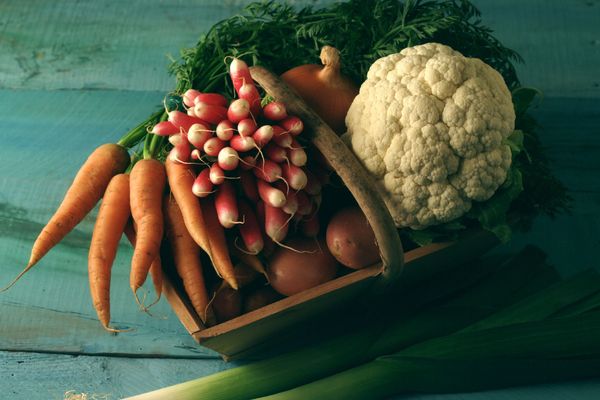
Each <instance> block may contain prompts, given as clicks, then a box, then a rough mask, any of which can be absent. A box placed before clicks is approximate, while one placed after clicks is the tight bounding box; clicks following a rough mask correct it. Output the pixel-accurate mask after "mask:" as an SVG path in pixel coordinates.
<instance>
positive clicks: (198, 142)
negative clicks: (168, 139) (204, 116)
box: [187, 124, 213, 149]
mask: <svg viewBox="0 0 600 400" xmlns="http://www.w3.org/2000/svg"><path fill="white" fill-rule="evenodd" d="M212 136H213V131H212V130H210V128H209V127H208V126H207V125H205V124H194V125H192V126H190V129H188V133H187V140H188V142H190V143H191V144H192V146H194V147H195V148H197V149H202V148H204V144H205V143H206V141H207V140H208V139H210V138H211V137H212Z"/></svg>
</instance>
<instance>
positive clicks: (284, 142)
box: [273, 132, 292, 149]
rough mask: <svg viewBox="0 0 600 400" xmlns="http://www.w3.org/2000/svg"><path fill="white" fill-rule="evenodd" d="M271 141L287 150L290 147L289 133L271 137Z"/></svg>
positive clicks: (290, 137)
mask: <svg viewBox="0 0 600 400" xmlns="http://www.w3.org/2000/svg"><path fill="white" fill-rule="evenodd" d="M273 141H274V142H275V143H277V145H278V146H281V147H284V148H286V149H289V148H290V147H292V135H290V134H289V133H285V132H284V133H281V134H279V135H277V134H275V135H273Z"/></svg>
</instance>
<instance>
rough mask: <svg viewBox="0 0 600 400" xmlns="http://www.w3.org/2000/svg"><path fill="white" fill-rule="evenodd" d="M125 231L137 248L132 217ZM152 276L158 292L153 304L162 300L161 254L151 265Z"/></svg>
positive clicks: (130, 241) (155, 289)
mask: <svg viewBox="0 0 600 400" xmlns="http://www.w3.org/2000/svg"><path fill="white" fill-rule="evenodd" d="M124 233H125V236H126V237H127V239H128V240H129V243H131V245H132V246H133V247H134V248H135V239H136V233H135V226H134V225H133V220H132V219H131V218H130V219H129V221H127V225H125V231H124ZM150 277H151V278H152V283H153V284H154V291H155V292H156V300H154V301H153V302H152V304H156V303H158V301H159V300H160V297H161V294H162V287H163V279H164V278H163V271H162V261H161V259H160V254H159V255H158V257H156V258H155V259H154V261H153V262H152V265H151V266H150ZM152 304H150V305H149V306H148V307H151V306H152Z"/></svg>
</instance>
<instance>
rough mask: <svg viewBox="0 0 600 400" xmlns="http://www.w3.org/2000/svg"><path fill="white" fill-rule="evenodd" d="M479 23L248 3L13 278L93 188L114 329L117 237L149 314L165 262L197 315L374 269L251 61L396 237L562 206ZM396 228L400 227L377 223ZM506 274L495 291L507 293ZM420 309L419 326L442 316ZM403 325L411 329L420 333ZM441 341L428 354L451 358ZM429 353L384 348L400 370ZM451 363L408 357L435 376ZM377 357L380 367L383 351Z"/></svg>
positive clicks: (419, 7)
mask: <svg viewBox="0 0 600 400" xmlns="http://www.w3.org/2000/svg"><path fill="white" fill-rule="evenodd" d="M477 17H478V12H477V10H476V9H475V8H474V7H473V6H472V5H471V4H470V3H469V2H468V1H441V0H439V1H438V0H432V1H409V0H406V1H404V2H398V1H392V0H368V1H358V0H350V1H348V2H345V3H338V4H335V5H332V6H330V7H327V8H324V9H313V8H311V7H308V8H304V9H301V10H297V9H295V8H293V7H291V6H288V5H284V4H280V3H277V2H263V3H252V4H250V5H249V6H247V7H246V9H245V11H244V13H243V14H241V15H237V16H234V17H231V18H229V19H227V20H224V21H222V22H220V23H218V24H216V25H215V26H214V27H213V28H212V29H211V30H210V31H209V32H208V33H206V34H205V35H203V36H202V37H201V39H200V41H199V42H198V44H197V46H196V47H195V48H193V49H186V50H184V51H183V52H182V58H181V60H179V61H174V63H173V65H172V67H171V72H173V73H174V74H175V76H176V78H177V87H176V89H175V91H174V92H173V93H170V94H169V95H167V96H166V97H165V99H164V104H163V106H162V108H161V109H160V110H158V111H156V112H155V113H154V114H152V115H151V116H149V118H148V119H147V120H146V121H143V122H142V123H140V124H139V125H138V126H136V127H135V128H133V129H132V130H131V131H130V132H127V133H126V134H125V135H124V136H123V137H122V138H121V139H120V140H119V141H118V142H117V143H116V144H104V145H102V146H100V147H98V148H97V149H96V150H95V151H94V152H93V153H92V154H91V155H90V156H89V158H88V160H87V161H86V162H85V164H84V165H83V166H82V167H81V169H80V171H79V172H78V174H77V176H76V177H75V179H74V181H73V183H72V186H71V187H70V188H69V190H68V192H67V194H66V195H65V198H64V200H63V202H62V204H61V205H60V207H59V208H58V210H57V211H56V213H55V215H54V216H53V217H52V218H51V220H50V221H49V223H48V225H47V226H46V227H45V228H44V229H43V230H42V232H41V233H40V236H39V237H38V239H37V240H36V242H35V243H34V245H33V248H32V252H31V258H30V260H29V262H28V263H27V265H26V267H25V269H24V270H23V272H21V273H20V274H19V275H18V276H17V278H15V280H14V281H13V282H12V283H11V284H9V285H8V287H10V286H12V285H13V284H14V283H15V282H16V281H17V280H18V279H19V278H20V277H21V276H22V275H23V274H24V273H26V272H27V271H28V270H30V269H31V268H32V267H33V266H34V265H35V264H36V263H37V262H38V261H39V260H40V259H41V258H42V257H43V256H44V255H45V254H46V253H47V252H48V251H49V250H50V249H51V248H52V247H53V246H55V245H56V244H57V243H59V242H60V240H61V239H62V238H64V237H65V235H66V234H67V233H68V232H69V231H71V230H72V229H73V228H74V227H75V226H76V225H77V224H78V223H79V222H80V221H81V220H82V219H83V218H84V217H85V215H87V214H88V213H89V212H90V211H91V210H92V209H93V208H94V207H95V205H96V204H97V203H98V201H100V199H101V198H102V202H101V205H100V208H99V212H98V218H97V222H96V225H95V227H94V232H93V235H92V239H91V244H90V249H89V263H88V267H89V279H90V292H91V296H92V301H93V304H94V307H95V309H96V311H97V314H98V318H99V321H100V322H101V324H102V326H103V327H104V328H106V329H107V330H109V331H118V330H119V329H118V328H115V327H112V326H111V324H110V271H111V268H112V264H113V261H114V259H115V255H116V251H117V246H118V243H119V240H120V238H121V236H122V234H123V233H124V234H125V235H126V237H127V238H128V239H129V241H130V242H131V243H132V245H133V247H134V250H133V255H132V260H131V274H130V286H131V289H132V291H133V294H134V298H135V300H136V302H137V303H138V305H139V306H140V307H141V308H142V309H143V310H147V309H148V308H149V307H150V306H151V305H152V304H150V305H147V304H146V302H145V298H144V297H141V298H140V296H139V294H138V292H139V289H140V288H141V287H142V286H143V285H144V283H145V282H146V279H147V276H148V275H150V276H151V278H152V282H153V284H154V288H155V291H156V300H155V301H158V300H159V299H160V296H161V293H162V291H163V279H164V276H163V273H167V274H169V278H170V279H172V278H173V277H175V279H177V281H178V282H179V283H180V284H181V287H182V288H183V290H184V292H185V295H186V296H187V300H189V304H190V305H191V307H192V308H193V310H194V311H195V313H196V314H197V316H198V317H199V319H200V320H201V321H202V322H203V324H204V326H213V325H215V324H219V323H221V322H224V321H227V320H230V319H232V318H235V317H237V316H239V315H241V314H243V313H246V312H250V311H252V310H256V309H258V308H260V307H262V306H264V305H266V304H269V303H272V302H275V301H277V300H278V299H281V298H282V297H283V296H292V295H295V294H297V293H300V292H302V291H305V290H307V289H310V288H313V287H315V286H318V285H320V284H322V283H325V282H328V281H330V280H333V279H335V278H336V277H337V276H340V275H343V274H346V273H350V272H352V270H355V269H361V268H365V267H368V266H371V265H376V264H377V263H378V262H379V261H383V262H384V263H385V261H386V260H385V259H383V258H384V257H381V254H380V248H379V247H378V246H379V245H380V244H381V242H380V243H377V240H376V239H375V238H376V237H378V238H379V236H377V235H375V233H377V230H376V229H375V233H374V229H373V226H371V223H372V221H369V220H368V219H367V217H366V215H365V214H363V211H362V210H361V208H360V207H358V206H357V201H356V199H354V198H353V196H352V193H351V191H350V190H348V188H346V187H344V185H343V184H342V183H343V180H342V179H340V176H338V174H339V175H341V172H340V171H339V170H338V171H336V170H334V169H333V168H332V167H331V165H335V162H334V161H333V160H328V159H327V158H326V157H324V156H323V155H322V154H321V153H320V152H319V151H318V150H317V149H316V147H314V146H312V143H313V142H312V139H313V136H311V135H315V133H314V132H311V130H310V129H305V124H306V125H307V126H309V124H308V123H307V122H308V121H309V120H310V119H305V121H303V120H302V119H301V118H300V117H299V116H297V115H292V114H293V113H290V112H289V110H292V107H291V104H286V103H285V102H284V101H282V99H278V98H274V97H271V96H270V95H269V94H268V93H266V89H263V88H261V87H260V86H259V85H256V84H255V82H254V81H253V79H252V76H251V73H250V69H249V67H248V66H249V65H252V66H255V67H257V66H258V67H264V68H266V69H268V70H271V71H273V72H274V73H275V74H278V75H281V79H282V80H283V81H284V82H286V83H287V84H288V85H289V86H291V87H292V88H293V89H294V90H295V91H296V92H297V93H298V94H299V95H300V96H301V97H302V98H303V100H304V101H305V102H306V104H308V105H309V106H310V107H312V109H313V110H314V112H316V113H317V114H318V115H319V116H320V118H321V119H318V118H316V117H315V118H316V119H318V121H317V123H318V124H319V126H318V127H322V128H324V129H327V130H328V132H329V131H330V130H333V131H334V132H335V133H337V134H338V135H340V136H342V137H343V138H345V139H346V142H347V143H348V147H349V148H350V149H351V150H353V152H354V154H355V155H356V158H357V159H358V160H359V161H360V162H361V163H362V164H363V166H364V167H365V170H366V171H368V172H369V173H370V174H371V175H369V176H370V179H371V180H372V183H373V191H374V192H375V193H378V194H379V195H381V197H382V198H383V199H384V200H385V201H386V205H387V210H388V211H389V212H390V214H391V216H392V217H393V218H394V222H395V225H396V227H397V228H398V232H399V235H400V236H401V237H402V239H403V245H404V248H414V247H416V246H422V245H426V244H429V243H431V242H432V241H436V240H450V239H459V238H460V236H461V234H462V233H463V232H467V231H469V230H481V229H486V230H489V231H491V232H493V233H494V234H495V235H496V236H497V237H498V238H499V239H501V240H508V239H509V238H510V232H511V229H512V228H515V227H527V226H528V224H530V222H531V220H532V218H533V217H535V216H536V215H537V214H539V213H545V214H548V215H554V214H556V213H558V212H561V211H565V210H567V209H568V205H569V197H568V195H567V194H566V190H565V188H564V186H562V184H561V183H560V182H559V181H558V180H556V178H554V177H553V176H552V174H551V173H550V170H549V167H548V162H547V160H546V159H545V158H544V156H543V153H542V152H541V145H540V143H539V140H538V137H537V135H536V134H535V133H534V130H533V128H534V126H535V123H534V121H533V120H532V118H531V117H530V116H529V115H528V114H527V110H528V108H529V107H530V105H531V104H533V102H534V100H535V98H536V96H537V92H536V91H535V90H532V89H528V88H524V87H521V85H520V83H519V81H518V79H517V77H516V74H515V70H514V67H513V64H512V63H513V62H514V61H517V60H519V57H518V55H516V54H515V53H514V52H513V51H511V50H509V49H506V48H505V47H504V46H502V45H501V44H500V43H499V42H498V41H497V40H496V39H495V38H494V37H493V36H491V34H490V31H489V30H488V29H487V28H485V27H483V26H481V24H480V22H479V20H478V19H477ZM319 58H320V61H321V64H319V63H318V61H317V60H318V59H319ZM342 61H343V62H342ZM255 71H256V68H255ZM257 80H258V79H257ZM265 86H266V85H265ZM359 88H360V89H359ZM303 118H305V117H303ZM313 131H317V129H315V128H314V126H313ZM332 135H333V137H334V138H335V139H336V140H339V139H338V137H337V136H335V135H334V134H332ZM315 137H316V135H315ZM340 145H341V147H342V148H344V149H345V147H344V146H343V144H342V142H341V141H340ZM352 160H354V158H352ZM360 169H361V173H362V172H365V171H362V168H360ZM365 173H366V172H365ZM348 186H351V185H350V184H348ZM381 208H382V209H385V208H386V207H384V206H383V203H382V204H381ZM386 212H387V211H386ZM390 226H391V227H392V232H395V231H394V229H396V228H395V227H394V226H393V224H392V223H391V219H390ZM392 236H394V238H397V237H396V236H395V235H392ZM381 247H382V248H383V247H384V246H381ZM397 247H400V246H397ZM380 258H381V259H382V260H380ZM211 266H212V267H211ZM490 282H491V281H490ZM501 283H502V282H501ZM501 283H500V284H499V285H497V286H496V289H497V290H498V291H497V293H498V294H500V293H502V290H511V289H512V288H513V287H512V286H511V287H504V286H502V285H501ZM489 285H491V286H493V284H492V283H489ZM534 286H535V285H534ZM535 288H537V286H535ZM500 297H501V296H500ZM514 300H515V302H516V300H520V299H514ZM459 303H460V301H459ZM473 304H475V303H473ZM506 304H508V303H506ZM506 304H505V303H503V304H502V305H506ZM594 304H595V303H594ZM469 305H472V304H471V303H469ZM494 305H496V304H495V303H494ZM492 309H494V307H491V308H490V310H492ZM433 310H434V311H431V310H430V311H429V312H433V313H434V314H427V313H425V314H423V315H425V316H424V317H415V318H430V317H431V315H435V316H436V317H440V314H439V310H438V309H435V308H434V309H433ZM414 311H415V310H411V312H414ZM554 311H557V310H554ZM554 311H553V312H554ZM436 313H437V314H436ZM428 315H429V317H428ZM548 315H549V314H548ZM546 316H547V315H544V318H545V317H546ZM431 318H433V317H431ZM586 318H587V316H586ZM542 319H543V318H540V321H541V320H542ZM403 321H404V320H403ZM459 321H462V320H460V319H459ZM472 322H474V321H473V320H468V321H464V326H467V325H468V323H472ZM516 322H522V321H516ZM536 322H538V321H536ZM380 323H383V322H381V321H379V322H375V321H374V324H375V325H377V324H380ZM450 323H452V321H450ZM376 327H377V326H376ZM461 327H462V326H460V327H459V326H453V329H454V330H457V329H459V328H461ZM524 329H527V327H526V328H524ZM401 330H402V329H400V330H399V331H398V332H400V331H401ZM417 331H418V332H417V333H418V335H417V337H415V338H413V339H419V340H424V339H428V338H430V337H433V333H431V332H422V331H420V330H417ZM450 331H451V330H449V331H447V332H441V333H443V334H445V333H450ZM396 333H397V332H396ZM441 333H440V332H438V333H436V334H437V336H443V335H442V334H441ZM364 334H365V333H364V332H360V333H357V335H358V337H360V338H363V339H364V337H363V335H364ZM419 335H421V336H419ZM423 335H424V336H423ZM482 335H483V336H482V337H483V338H484V339H485V340H488V339H489V340H492V339H493V338H494V337H495V336H494V337H492V339H490V338H489V337H488V336H485V335H487V332H486V333H485V334H482ZM400 338H402V336H401V335H400ZM354 339H355V337H354V336H349V337H348V343H354V342H353V340H354ZM484 339H481V340H484ZM453 340H454V339H452V340H450V342H448V343H451V344H447V343H446V342H442V344H441V345H440V346H442V348H443V349H445V350H444V351H449V350H448V349H450V350H452V349H453V348H454V344H452V343H454V342H453ZM456 340H457V341H458V343H463V342H460V341H461V340H462V339H460V338H459V339H456ZM416 342H417V341H413V342H410V343H403V344H397V343H396V344H394V346H393V347H386V346H384V347H383V348H382V349H385V352H381V353H373V354H370V355H369V357H370V358H368V359H366V358H365V359H361V360H353V361H352V362H353V363H356V364H358V362H359V361H361V362H365V361H369V360H372V359H374V358H375V357H376V356H380V355H381V354H387V353H390V352H392V350H393V351H396V350H397V349H398V348H402V347H405V346H406V345H408V344H413V343H416ZM492 343H493V340H492ZM382 346H383V345H382ZM432 346H434V345H432ZM435 346H437V345H435ZM435 346H434V347H435ZM443 346H447V347H443ZM436 348H437V347H436ZM409 350H410V349H409ZM319 351H320V350H319ZM382 351H383V350H382ZM440 351H441V350H440ZM442 353H443V351H442ZM423 354H429V353H427V352H425V353H421V352H418V351H416V352H414V353H411V352H409V353H407V354H404V353H402V352H401V353H397V354H396V355H394V356H389V358H391V359H392V360H393V362H395V363H396V362H398V360H400V364H401V366H400V367H394V368H399V369H400V370H402V368H406V366H407V365H409V364H411V363H412V362H413V361H414V362H416V361H415V360H414V359H413V358H411V357H417V358H418V357H423ZM440 354H441V353H440ZM442 355H447V354H446V353H443V354H442ZM451 355H452V354H451ZM493 355H494V356H496V355H497V354H496V353H494V354H493ZM377 360H379V359H377ZM432 360H433V361H432ZM440 360H441V361H440ZM461 360H462V361H464V362H467V364H466V365H465V368H476V367H477V366H479V364H477V363H476V362H475V361H478V360H477V359H475V360H474V363H473V364H471V363H470V362H471V361H472V360H470V359H469V360H465V359H461ZM417 361H418V360H417ZM429 361H431V363H430V362H429ZM446 361H447V360H446V359H445V358H444V357H441V358H433V359H431V360H430V359H428V362H426V363H422V364H419V365H418V366H419V368H422V369H423V370H425V371H427V368H442V369H443V368H446V367H449V366H448V365H447V363H446ZM374 362H376V363H377V366H376V367H375V368H374V370H375V372H377V371H376V370H377V368H380V367H379V366H380V365H381V364H382V362H381V361H380V360H379V361H374ZM384 363H385V362H384ZM340 367H341V366H335V367H332V370H330V371H329V373H331V372H335V371H337V370H338V369H340ZM346 367H349V366H346ZM500 367H503V364H502V365H500ZM500 367H498V368H500ZM492 368H497V365H495V364H494V366H492ZM274 371H277V369H274ZM317 378H321V376H316V375H315V376H313V377H312V379H313V380H314V379H317ZM274 380H275V381H276V379H274ZM307 381H308V379H307ZM300 383H305V382H295V383H294V384H300ZM324 385H327V383H324ZM232 386H234V385H227V387H232ZM286 388H287V387H281V388H280V390H283V389H286ZM382 391H383V389H382ZM299 393H304V392H299ZM257 395H262V392H260V394H257ZM298 396H299V397H298V398H311V397H312V396H309V395H304V394H298ZM303 396H304V397H303ZM178 398H179V397H178Z"/></svg>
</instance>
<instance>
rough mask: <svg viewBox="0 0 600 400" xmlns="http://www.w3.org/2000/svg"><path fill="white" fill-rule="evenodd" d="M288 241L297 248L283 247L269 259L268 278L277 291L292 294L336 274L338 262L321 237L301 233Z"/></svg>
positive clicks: (323, 281) (292, 246) (331, 277)
mask: <svg viewBox="0 0 600 400" xmlns="http://www.w3.org/2000/svg"><path fill="white" fill-rule="evenodd" d="M285 245H286V246H287V247H290V248H292V249H294V250H295V251H294V250H290V249H287V248H284V247H280V248H278V249H277V250H275V252H274V253H273V255H272V256H271V258H270V259H269V262H268V269H267V273H268V275H269V282H270V283H271V286H272V287H273V289H275V290H276V291H277V292H279V293H281V294H282V295H284V296H291V295H293V294H296V293H300V292H302V291H303V290H306V289H310V288H312V287H315V286H317V285H320V284H322V283H325V282H327V281H329V280H331V279H333V278H334V277H335V274H336V272H337V268H338V263H337V261H336V260H335V258H334V257H333V256H332V255H331V253H330V252H329V250H327V246H325V243H323V241H322V240H320V243H318V242H317V240H315V239H309V238H304V237H298V238H294V239H290V240H288V241H286V243H285Z"/></svg>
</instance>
